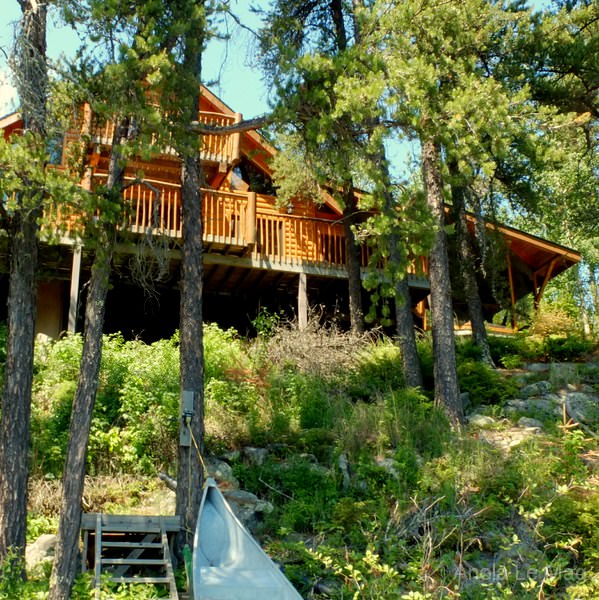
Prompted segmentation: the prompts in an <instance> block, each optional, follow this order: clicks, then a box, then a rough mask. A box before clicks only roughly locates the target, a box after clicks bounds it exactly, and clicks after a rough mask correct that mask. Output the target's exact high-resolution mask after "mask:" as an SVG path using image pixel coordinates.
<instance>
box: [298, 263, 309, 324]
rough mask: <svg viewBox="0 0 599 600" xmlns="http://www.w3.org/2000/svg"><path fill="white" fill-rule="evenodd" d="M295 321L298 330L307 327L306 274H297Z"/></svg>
mask: <svg viewBox="0 0 599 600" xmlns="http://www.w3.org/2000/svg"><path fill="white" fill-rule="evenodd" d="M297 323H298V327H299V329H300V330H304V329H306V327H308V276H307V275H306V273H300V274H299V283H298V288H297Z"/></svg>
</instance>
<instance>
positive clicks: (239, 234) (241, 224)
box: [50, 175, 427, 273]
mask: <svg viewBox="0 0 599 600" xmlns="http://www.w3.org/2000/svg"><path fill="white" fill-rule="evenodd" d="M105 179H106V175H96V176H95V177H94V182H95V183H96V184H101V183H103V182H104V181H105ZM123 197H124V200H125V209H126V210H125V214H124V218H123V223H122V224H121V229H122V230H125V231H130V232H132V233H134V234H141V233H144V234H145V233H151V234H154V235H166V236H168V237H171V238H174V239H180V238H181V237H182V222H181V190H180V187H179V185H177V184H171V183H166V182H162V181H155V180H151V179H144V180H143V181H137V180H134V179H131V178H128V179H127V180H126V187H125V190H124V192H123ZM274 200H275V199H274V198H273V197H271V196H266V195H261V194H256V193H254V192H247V193H244V192H228V191H223V190H212V189H203V190H202V223H203V239H204V243H205V246H206V251H207V252H217V253H218V252H231V253H234V254H235V255H236V256H243V257H251V258H253V259H256V260H261V261H266V262H268V264H270V265H271V266H272V267H273V268H282V269H285V268H286V267H288V268H292V267H298V266H302V265H304V266H311V267H318V268H320V269H324V270H325V271H326V270H327V269H329V270H330V271H331V272H333V271H335V272H337V273H339V271H340V270H344V269H345V267H346V260H347V256H346V249H345V232H344V230H343V226H342V224H341V223H340V222H338V221H328V220H326V219H320V218H314V217H309V216H302V215H295V214H287V212H282V211H278V210H277V209H276V207H275V201H274ZM265 207H268V208H265ZM50 218H51V219H52V220H53V221H54V222H56V223H58V222H60V223H62V225H63V226H64V227H65V228H66V230H67V234H70V235H74V233H75V232H76V230H77V223H76V220H75V219H73V218H72V217H65V216H64V215H61V213H60V211H56V212H54V213H53V214H52V215H51V217H50ZM232 251H234V252H232ZM368 258H369V252H368V249H367V248H366V247H365V246H363V247H362V266H366V264H367V263H368ZM409 271H410V273H426V272H427V265H426V261H425V260H424V258H419V259H417V260H416V261H414V263H413V264H412V266H411V268H410V270H409Z"/></svg>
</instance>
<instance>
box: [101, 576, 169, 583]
mask: <svg viewBox="0 0 599 600" xmlns="http://www.w3.org/2000/svg"><path fill="white" fill-rule="evenodd" d="M106 580H107V581H112V582H113V583H165V584H168V583H169V580H168V577H109V578H107V579H106Z"/></svg>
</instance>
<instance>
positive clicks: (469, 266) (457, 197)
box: [449, 164, 495, 367]
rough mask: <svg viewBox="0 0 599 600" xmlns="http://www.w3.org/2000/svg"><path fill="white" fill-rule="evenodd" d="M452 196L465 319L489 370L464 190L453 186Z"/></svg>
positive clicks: (453, 169)
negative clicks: (464, 302)
mask: <svg viewBox="0 0 599 600" xmlns="http://www.w3.org/2000/svg"><path fill="white" fill-rule="evenodd" d="M449 172H450V174H452V175H458V173H457V167H456V166H455V165H452V164H450V165H449ZM451 197H452V200H453V207H452V209H453V218H454V221H455V228H456V239H457V246H458V257H459V261H458V262H459V269H460V278H461V280H462V283H463V284H464V291H465V294H466V303H467V305H468V316H469V317H470V324H471V326H472V339H473V340H474V343H475V344H476V346H477V347H478V348H479V349H480V353H481V360H482V361H483V362H484V363H485V364H487V365H489V366H490V367H494V366H495V363H494V362H493V358H492V357H491V350H490V348H489V340H488V338H487V330H486V328H485V318H484V316H483V305H482V302H481V300H480V293H479V289H478V282H477V281H476V271H475V256H474V252H473V250H472V242H471V239H470V233H469V232H468V224H467V221H466V207H465V199H464V189H463V188H462V187H460V186H458V185H452V186H451Z"/></svg>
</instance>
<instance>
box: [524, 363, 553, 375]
mask: <svg viewBox="0 0 599 600" xmlns="http://www.w3.org/2000/svg"><path fill="white" fill-rule="evenodd" d="M524 368H525V369H526V370H527V371H530V372H531V373H544V372H545V371H549V365H548V364H547V363H528V364H526V365H524Z"/></svg>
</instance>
